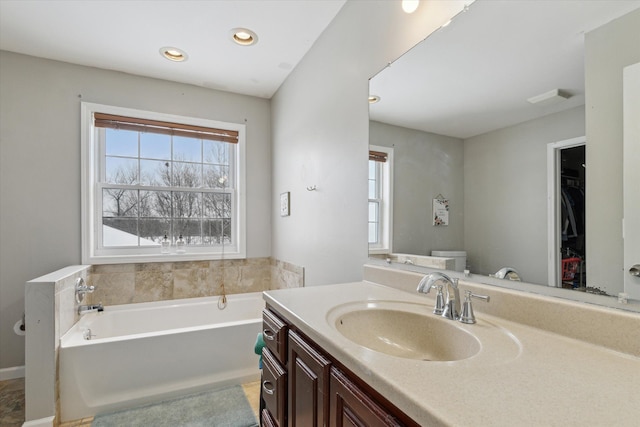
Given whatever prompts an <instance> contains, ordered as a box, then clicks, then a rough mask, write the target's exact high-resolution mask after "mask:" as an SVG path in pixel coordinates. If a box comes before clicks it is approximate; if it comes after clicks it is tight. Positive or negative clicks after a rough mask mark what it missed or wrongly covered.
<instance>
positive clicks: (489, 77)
mask: <svg viewBox="0 0 640 427" xmlns="http://www.w3.org/2000/svg"><path fill="white" fill-rule="evenodd" d="M639 8H640V3H639V2H637V1H626V2H625V1H593V2H578V1H576V2H573V1H570V2H529V1H510V2H489V1H476V2H474V3H473V4H471V6H470V7H469V9H468V10H467V11H466V12H463V13H461V14H460V15H458V16H457V17H456V18H455V19H454V20H453V22H452V23H451V24H450V25H448V26H446V27H443V28H441V29H440V30H438V31H436V32H435V33H433V34H432V35H430V36H429V37H428V38H427V39H425V40H424V41H423V42H422V43H420V44H419V45H417V46H416V47H414V48H413V49H412V50H411V51H409V52H408V53H406V54H405V55H404V56H402V57H401V58H400V59H398V60H397V61H395V62H394V63H392V64H391V65H390V66H389V67H387V68H386V69H385V70H383V71H382V72H380V73H379V74H378V75H376V76H375V77H374V78H372V79H371V82H370V95H371V96H372V97H375V98H376V99H374V100H371V99H370V102H372V103H371V105H370V168H369V249H370V255H371V256H374V257H379V258H383V259H386V260H387V261H388V262H397V263H401V264H406V265H410V266H411V265H413V266H426V267H432V268H443V269H448V270H457V271H463V270H469V271H470V272H471V273H473V274H479V275H484V276H492V277H495V278H502V279H504V280H513V281H524V282H529V283H534V284H540V285H549V286H555V287H563V288H568V289H575V290H580V291H586V292H589V293H596V294H608V295H617V294H618V293H619V292H622V291H623V290H624V286H623V282H624V281H623V279H622V274H621V273H620V277H619V278H618V277H616V278H615V279H617V280H614V279H612V280H603V279H602V277H601V276H598V275H597V273H599V272H600V270H603V268H602V266H601V265H600V263H605V262H607V261H606V260H605V259H603V258H602V257H600V256H592V254H591V253H590V251H589V249H588V246H587V244H586V243H585V242H588V241H589V240H588V239H589V237H588V236H591V235H592V234H591V233H592V229H591V228H590V227H589V224H590V223H589V220H588V219H587V212H589V209H587V206H586V205H587V203H592V204H594V205H595V204H606V203H609V202H611V200H605V198H604V197H602V200H598V198H599V197H600V196H599V195H598V193H597V192H590V191H589V190H588V189H587V185H591V182H587V176H588V175H589V174H588V173H587V168H589V167H593V168H599V167H600V166H601V165H600V164H599V163H598V159H591V158H587V157H588V156H587V155H586V152H587V151H588V149H587V144H589V142H588V141H587V140H586V138H585V135H586V134H587V128H588V125H587V119H586V117H587V116H588V115H589V114H588V113H587V112H586V109H585V92H586V90H585V67H586V65H585V34H588V33H589V32H590V31H593V30H596V29H598V28H599V27H601V26H603V25H605V24H607V25H615V22H614V21H615V20H616V19H618V18H620V17H623V16H626V15H628V14H631V13H633V14H635V15H638V11H639ZM612 22H614V23H613V24H612ZM541 23H544V25H541ZM636 61H637V60H636ZM587 65H588V64H587ZM586 72H587V73H588V72H589V70H587V71H586ZM374 101H377V102H374ZM619 166H620V168H621V166H622V165H621V164H620V165H619ZM618 185H619V184H618ZM594 194H595V195H596V196H594V198H593V199H592V200H589V201H587V200H588V199H587V196H588V195H594ZM620 197H621V196H620ZM613 202H614V203H621V200H618V201H615V200H614V201H613ZM613 239H614V240H613V241H612V242H611V244H612V245H614V246H615V245H618V244H619V245H620V246H622V236H621V235H620V236H615V237H613ZM592 241H593V240H592ZM620 264H622V260H620ZM604 270H606V269H604ZM591 272H595V273H596V274H592V273H591ZM591 276H594V277H595V279H594V277H591Z"/></svg>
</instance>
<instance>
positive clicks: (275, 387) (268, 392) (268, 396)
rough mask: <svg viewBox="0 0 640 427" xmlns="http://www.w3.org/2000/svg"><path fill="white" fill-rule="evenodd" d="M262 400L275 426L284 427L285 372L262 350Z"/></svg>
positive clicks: (285, 405) (267, 350)
mask: <svg viewBox="0 0 640 427" xmlns="http://www.w3.org/2000/svg"><path fill="white" fill-rule="evenodd" d="M261 387H262V398H263V399H264V404H265V408H266V410H267V411H268V412H269V413H270V414H271V416H272V417H273V421H275V423H276V425H277V426H279V427H285V426H286V425H287V424H286V419H287V418H286V417H287V372H286V371H285V369H284V368H283V367H282V366H281V365H280V363H279V362H278V360H277V359H276V358H275V356H274V355H273V353H271V351H270V350H269V349H267V348H265V349H263V350H262V384H261Z"/></svg>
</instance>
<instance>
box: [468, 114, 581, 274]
mask: <svg viewBox="0 0 640 427" xmlns="http://www.w3.org/2000/svg"><path fill="white" fill-rule="evenodd" d="M584 120H585V119H584V107H582V106H581V107H576V108H573V109H571V110H567V111H564V112H561V113H557V114H553V115H549V116H545V117H542V118H540V119H537V120H531V121H528V122H525V123H521V124H518V125H515V126H511V127H507V128H504V129H500V130H497V131H494V132H489V133H486V134H483V135H479V136H476V137H473V138H469V139H467V140H465V142H464V206H465V215H464V229H465V233H464V247H465V249H466V250H467V262H468V264H469V266H470V269H471V271H472V272H474V273H479V274H489V273H495V272H496V271H498V269H500V268H501V267H513V268H515V269H516V270H518V272H519V273H520V275H521V276H522V278H523V280H524V281H526V282H531V283H540V284H545V285H546V284H547V283H548V276H547V144H549V143H552V142H558V141H562V140H565V139H570V138H575V137H578V136H584V132H585V123H584ZM587 182H588V184H587V186H589V185H591V182H589V181H588V180H587Z"/></svg>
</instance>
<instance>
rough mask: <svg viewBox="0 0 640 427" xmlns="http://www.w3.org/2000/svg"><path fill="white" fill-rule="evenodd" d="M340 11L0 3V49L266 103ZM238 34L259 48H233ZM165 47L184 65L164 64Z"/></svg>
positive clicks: (226, 1)
mask: <svg viewBox="0 0 640 427" xmlns="http://www.w3.org/2000/svg"><path fill="white" fill-rule="evenodd" d="M344 3H345V0H235V1H230V0H215V1H213V0H209V1H190V0H184V1H175V0H164V1H138V0H128V1H122V0H110V1H105V0H82V1H80V0H71V1H61V0H49V1H44V0H41V1H30V0H20V1H16V0H0V49H2V50H7V51H12V52H18V53H23V54H26V55H32V56H38V57H42V58H48V59H55V60H58V61H64V62H70V63H74V64H81V65H87V66H92V67H98V68H104V69H109V70H117V71H123V72H126V73H130V74H136V75H142V76H148V77H155V78H159V79H165V80H171V81H176V82H182V83H189V84H193V85H197V86H203V87H208V88H213V89H220V90H224V91H229V92H235V93H240V94H245V95H253V96H258V97H262V98H271V96H273V94H274V93H275V92H276V90H277V89H278V87H280V85H281V84H282V82H283V81H284V80H285V79H286V78H287V76H288V75H289V73H290V72H291V70H292V69H293V68H294V67H295V66H296V65H297V64H298V62H299V61H300V60H301V59H302V57H303V56H304V55H305V53H307V51H308V50H309V49H310V48H311V46H312V45H313V43H314V42H315V41H316V40H317V38H318V37H319V36H320V34H321V33H322V32H323V31H324V29H325V28H326V27H327V26H328V25H329V23H330V22H331V21H332V20H333V18H334V17H335V15H336V14H337V13H338V11H339V10H340V8H341V7H342V6H343V5H344ZM237 27H245V28H248V29H250V30H252V31H254V32H255V33H257V35H258V43H257V44H256V45H254V46H248V47H247V46H238V45H236V44H234V43H232V42H231V41H230V36H229V32H230V30H231V29H232V28H237ZM165 46H172V47H177V48H179V49H182V50H184V51H186V53H187V54H188V56H189V59H188V60H187V61H185V62H182V63H175V62H171V61H168V60H167V59H164V58H163V57H161V56H160V54H159V49H160V48H162V47H165Z"/></svg>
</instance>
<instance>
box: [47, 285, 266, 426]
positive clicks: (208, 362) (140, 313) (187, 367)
mask: <svg viewBox="0 0 640 427" xmlns="http://www.w3.org/2000/svg"><path fill="white" fill-rule="evenodd" d="M263 308H264V301H263V300H262V293H260V292H256V293H250V294H238V295H230V296H227V307H226V308H225V309H224V310H220V309H219V308H218V297H205V298H190V299H183V300H172V301H162V302H153V303H140V304H127V305H118V306H108V307H105V310H104V312H102V313H98V312H94V313H88V314H85V315H83V316H82V317H81V318H80V320H79V321H78V323H76V324H75V325H74V326H73V327H72V328H71V329H70V330H69V331H68V332H67V333H66V334H65V335H64V336H63V337H62V338H61V340H60V355H59V368H60V370H59V376H60V377H59V378H60V412H61V413H60V417H61V420H62V421H69V420H75V419H79V418H85V417H90V416H94V415H96V414H99V413H103V412H108V411H112V410H117V409H123V408H130V407H134V406H139V405H142V404H146V403H150V402H155V401H159V400H163V399H166V398H170V397H174V396H179V395H185V394H189V393H195V392H198V391H201V390H206V389H213V388H220V387H225V386H228V385H232V384H241V383H244V382H249V381H255V380H258V379H259V378H260V371H259V369H258V356H257V355H256V354H254V352H253V349H254V344H255V340H256V336H257V334H258V333H259V332H260V331H261V325H262V309H263ZM88 329H90V330H91V334H92V335H95V336H92V337H91V340H86V339H85V338H84V335H85V334H86V333H87V332H86V331H87V330H88Z"/></svg>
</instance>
